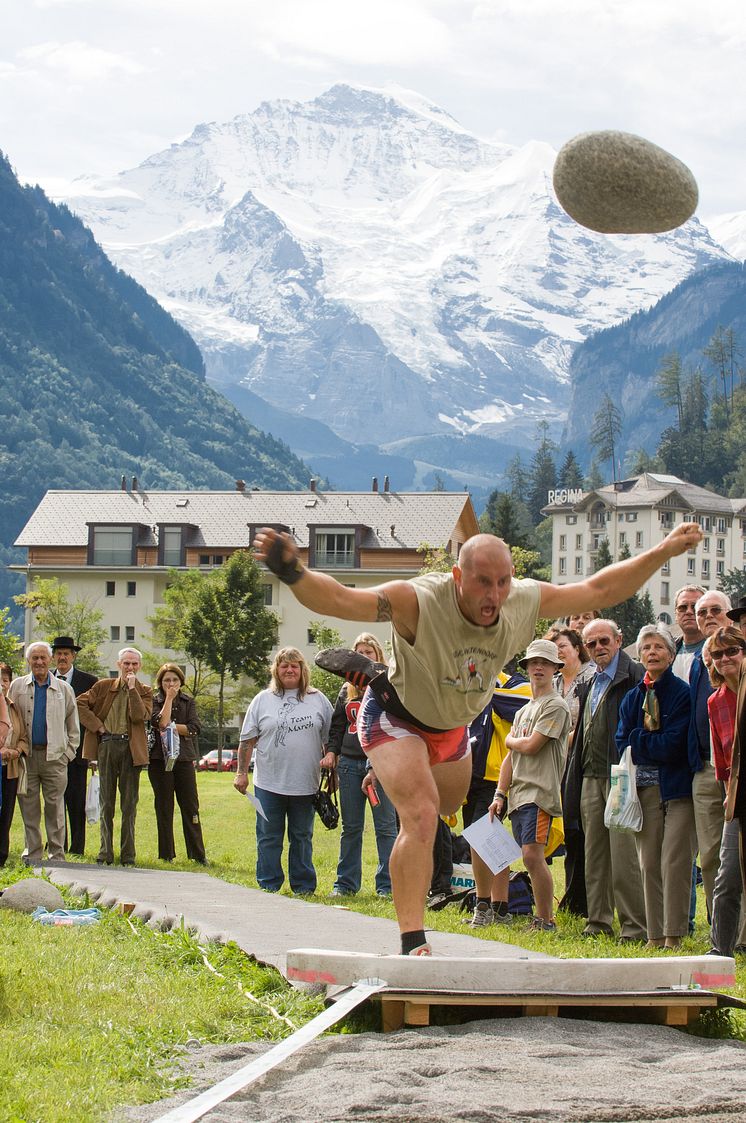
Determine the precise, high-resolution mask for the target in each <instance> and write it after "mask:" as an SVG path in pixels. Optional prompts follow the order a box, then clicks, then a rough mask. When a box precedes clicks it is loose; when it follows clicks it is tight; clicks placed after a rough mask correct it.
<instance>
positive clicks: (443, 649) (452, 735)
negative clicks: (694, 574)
mask: <svg viewBox="0 0 746 1123" xmlns="http://www.w3.org/2000/svg"><path fill="white" fill-rule="evenodd" d="M701 538H702V532H701V530H700V528H699V526H698V524H696V523H682V524H681V525H680V526H678V527H676V528H675V530H673V531H671V533H670V534H669V535H668V536H667V537H666V538H665V539H663V541H662V542H660V543H659V544H658V545H657V546H654V547H652V548H651V549H650V550H647V551H645V553H642V554H638V555H637V556H636V557H633V558H627V559H626V560H625V561H621V562H617V563H616V564H615V565H610V566H607V567H606V568H605V569H602V570H599V572H598V573H595V574H593V576H591V577H588V578H587V579H586V580H584V581H580V582H577V583H576V584H573V585H563V586H560V585H551V584H548V583H545V582H541V581H533V580H529V579H526V580H516V579H515V577H514V569H513V561H512V557H511V554H510V548H509V547H508V546H507V545H506V543H505V542H503V541H502V539H500V538H495V537H494V536H493V535H489V534H477V535H475V536H474V537H473V538H470V539H469V540H468V541H467V542H466V543H464V545H463V546H462V548H461V553H460V555H459V560H458V564H457V565H454V567H453V570H452V572H451V573H450V574H443V573H428V574H424V575H422V576H419V577H415V578H412V579H411V580H409V581H389V582H387V583H386V584H384V585H379V586H376V587H374V588H372V589H350V588H347V587H346V586H344V585H341V584H340V583H339V582H338V581H336V580H335V579H334V578H333V577H330V576H329V575H328V574H325V573H320V572H318V571H317V570H309V569H306V568H305V567H304V566H303V565H302V564H301V562H300V559H299V556H298V547H297V545H296V543H295V542H294V540H293V539H292V538H291V537H290V535H288V534H279V533H278V532H277V531H275V530H272V529H271V528H269V527H265V528H263V529H262V530H261V531H259V533H258V534H257V536H256V538H255V540H254V550H255V553H256V556H257V557H258V558H259V560H261V561H264V562H265V563H266V565H267V567H268V568H269V569H270V570H271V571H272V572H273V573H274V574H276V576H277V577H279V578H280V580H281V581H283V582H284V583H285V584H287V585H290V586H291V588H292V591H293V594H294V596H295V597H296V598H297V600H298V601H299V602H300V603H301V604H303V605H305V607H306V608H309V609H311V611H312V612H316V613H319V614H320V615H322V616H335V617H337V618H338V619H342V620H356V621H361V622H364V621H373V620H376V621H380V620H390V621H391V624H392V647H393V657H392V660H391V664H390V667H389V670H388V674H386V673H385V672H382V673H381V674H379V675H377V676H376V669H375V665H374V664H371V663H369V661H367V660H362V661H361V659H360V656H356V655H355V653H352V655H353V656H354V659H355V660H357V661H356V662H354V664H353V663H350V662H349V656H350V653H341V652H338V651H337V652H334V653H326V654H328V655H329V656H330V657H331V658H330V659H329V660H327V661H326V662H324V661H323V657H324V656H323V653H322V654H320V655H319V658H318V659H317V662H319V664H320V665H321V666H325V667H326V669H328V670H335V671H337V672H338V673H340V674H342V675H345V674H349V675H350V676H357V678H358V680H361V679H365V678H366V677H367V679H368V680H371V679H372V681H371V684H370V686H369V688H368V689H367V690H366V693H365V696H364V698H363V702H362V705H361V708H360V711H359V714H358V729H359V736H360V742H361V744H362V746H363V749H364V750H365V752H366V754H367V755H368V757H369V759H370V761H371V764H372V766H373V768H374V770H375V773H376V775H377V776H379V777H380V779H381V782H382V784H383V786H384V788H385V790H386V794H387V795H388V796H389V797H390V799H391V801H392V802H393V804H394V806H395V807H396V810H397V812H398V814H399V819H400V823H401V827H400V830H399V836H398V838H397V840H396V843H395V845H394V849H393V851H392V854H391V860H390V863H389V868H390V872H391V882H392V889H393V896H394V907H395V908H396V915H397V918H398V921H399V927H400V929H401V950H402V954H403V955H430V954H431V952H430V947H429V945H428V944H427V942H426V940H425V933H424V915H425V900H426V897H427V890H428V886H429V885H430V879H431V874H432V849H433V840H434V838H435V830H436V825H437V820H438V815H441V814H442V815H449V814H453V813H455V812H456V811H457V810H458V808H459V807H460V806H461V804H462V802H463V799H464V796H465V795H466V791H467V789H468V787H469V781H470V779H471V761H470V759H469V755H470V754H469V744H468V740H467V734H466V726H467V725H468V723H469V722H470V721H471V720H472V719H473V718H475V717H476V716H477V714H479V713H481V711H482V710H483V709H484V707H485V706H486V704H487V702H488V701H489V700H490V698H491V696H492V690H493V685H494V682H495V679H496V678H497V675H498V673H499V672H500V671H501V670H502V669H503V665H504V663H505V662H506V661H507V660H508V659H509V658H510V657H511V656H512V655H513V654H515V652H517V651H520V650H522V649H523V648H525V647H526V646H527V645H528V644H529V643H530V642H531V640H532V639H533V638H534V631H535V627H536V621H537V619H538V618H539V617H540V616H543V617H550V618H555V617H557V616H567V615H569V614H570V613H572V612H584V611H587V610H589V609H593V608H601V607H603V606H604V605H609V604H618V603H619V602H620V601H623V600H626V599H627V598H628V597H630V596H632V594H633V593H635V592H636V591H637V590H638V589H639V588H640V586H641V585H643V584H644V582H645V581H646V580H647V579H648V578H649V577H652V575H653V574H654V573H656V572H657V571H658V570H659V569H660V567H661V566H662V565H664V564H665V562H666V561H668V559H669V558H672V557H675V556H677V555H678V554H683V553H685V552H686V551H687V550H690V549H692V548H693V547H694V546H696V545H697V543H698V542H699V541H700V540H701ZM365 664H367V666H366V665H365ZM373 676H375V677H373Z"/></svg>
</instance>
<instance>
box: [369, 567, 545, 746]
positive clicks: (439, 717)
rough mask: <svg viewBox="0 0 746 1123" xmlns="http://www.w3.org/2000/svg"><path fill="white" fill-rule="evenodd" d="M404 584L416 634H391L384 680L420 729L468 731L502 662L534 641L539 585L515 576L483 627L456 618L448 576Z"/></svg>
mask: <svg viewBox="0 0 746 1123" xmlns="http://www.w3.org/2000/svg"><path fill="white" fill-rule="evenodd" d="M411 584H412V586H413V587H414V589H415V592H416V593H417V602H418V605H419V620H418V623H417V635H416V637H415V642H414V643H413V644H410V643H407V641H406V640H405V639H403V638H402V637H401V636H400V635H399V634H398V633H397V631H396V629H394V630H393V635H392V645H393V656H392V660H391V664H390V669H389V680H390V681H391V683H392V684H393V685H394V687H395V689H396V692H397V694H398V695H399V697H400V699H401V700H402V702H403V703H404V705H405V706H406V708H407V709H408V710H409V712H410V713H411V714H413V715H414V717H416V718H417V719H418V720H419V721H421V722H423V723H424V724H425V725H429V726H431V727H432V728H433V729H456V728H458V727H459V726H461V725H468V724H469V722H470V721H472V720H473V719H474V718H475V717H477V715H478V714H480V713H481V712H482V710H483V709H484V707H485V706H486V705H487V703H488V702H489V701H490V699H491V698H492V692H493V689H494V686H495V679H496V678H497V676H498V674H499V673H500V671H502V669H503V667H504V666H505V664H506V663H507V661H508V660H509V659H510V658H511V656H513V655H515V654H516V652H518V651H522V650H523V648H524V647H526V646H527V644H529V643H530V642H531V640H532V639H533V638H534V631H535V629H536V620H537V618H538V615H539V597H540V592H539V585H538V583H537V582H536V581H531V580H529V579H526V580H522V581H517V580H515V578H514V579H513V584H512V587H511V590H510V593H509V594H508V597H507V599H506V601H505V603H504V604H503V606H502V608H501V610H500V616H499V618H498V620H497V622H496V623H495V624H492V625H490V627H488V628H484V627H481V626H480V625H478V624H472V623H471V622H470V621H469V620H467V619H466V618H465V617H464V616H462V614H461V611H460V609H459V607H458V602H457V600H456V587H455V585H454V582H453V577H452V576H451V574H449V573H448V574H447V573H425V574H423V575H422V576H420V577H415V578H413V580H412V581H411Z"/></svg>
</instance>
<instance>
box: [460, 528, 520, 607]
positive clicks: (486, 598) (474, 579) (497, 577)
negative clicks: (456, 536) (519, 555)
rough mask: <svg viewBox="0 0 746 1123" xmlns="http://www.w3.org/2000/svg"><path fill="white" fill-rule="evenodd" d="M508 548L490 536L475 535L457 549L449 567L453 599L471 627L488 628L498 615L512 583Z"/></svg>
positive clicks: (511, 566) (499, 539)
mask: <svg viewBox="0 0 746 1123" xmlns="http://www.w3.org/2000/svg"><path fill="white" fill-rule="evenodd" d="M513 572H514V570H513V558H512V555H511V553H510V548H509V547H508V545H507V543H506V542H503V540H502V538H496V537H495V535H494V534H475V535H474V537H473V538H470V539H469V540H468V542H465V543H464V544H463V546H462V547H461V552H460V554H459V559H458V564H457V565H454V567H453V581H454V584H455V586H456V598H457V600H458V604H459V608H460V609H461V612H462V613H463V615H464V616H465V617H466V619H467V620H470V621H471V623H472V624H478V625H480V626H481V627H485V628H488V627H491V626H492V625H493V624H494V623H495V622H496V621H497V618H498V616H499V615H500V609H501V608H502V606H503V603H504V602H505V600H506V599H507V597H508V594H509V593H510V589H511V583H512V579H513Z"/></svg>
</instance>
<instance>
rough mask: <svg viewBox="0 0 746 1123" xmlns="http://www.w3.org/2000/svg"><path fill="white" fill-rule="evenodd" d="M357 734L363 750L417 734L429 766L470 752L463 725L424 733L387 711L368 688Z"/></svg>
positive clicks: (360, 710) (417, 727) (416, 726)
mask: <svg viewBox="0 0 746 1123" xmlns="http://www.w3.org/2000/svg"><path fill="white" fill-rule="evenodd" d="M357 735H358V737H359V738H360V744H361V745H362V747H363V751H364V752H365V753H370V751H371V750H372V749H377V748H378V746H379V745H385V744H389V743H390V742H391V741H399V740H401V739H402V738H403V737H419V739H420V740H421V741H423V742H424V744H425V747H426V748H427V755H428V758H429V760H430V764H431V765H433V764H445V763H447V762H450V761H452V760H461V758H462V757H465V756H467V755H468V753H469V752H470V751H471V750H470V747H469V738H468V736H467V730H466V726H465V725H462V726H460V727H459V728H458V729H446V730H444V731H443V732H442V733H433V732H428V731H427V730H424V729H420V727H419V726H418V725H413V724H412V723H411V722H408V721H405V720H404V719H403V718H401V717H397V716H395V715H394V714H390V713H387V711H386V710H384V709H382V708H381V706H380V704H379V702H378V700H377V698H376V697H375V696H374V695H373V694H372V693H371V691H370V690H366V692H365V695H364V696H363V701H362V705H361V706H360V709H359V711H358V715H357Z"/></svg>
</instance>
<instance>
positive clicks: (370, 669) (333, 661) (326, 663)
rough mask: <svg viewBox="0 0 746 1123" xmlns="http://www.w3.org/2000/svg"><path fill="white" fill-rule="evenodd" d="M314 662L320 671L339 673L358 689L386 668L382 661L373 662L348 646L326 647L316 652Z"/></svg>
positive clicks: (362, 687) (363, 688) (361, 688)
mask: <svg viewBox="0 0 746 1123" xmlns="http://www.w3.org/2000/svg"><path fill="white" fill-rule="evenodd" d="M314 662H315V663H316V666H317V667H321V669H322V671H330V672H331V674H333V675H339V677H340V678H343V679H346V680H347V682H351V683H352V685H353V686H354V687H356V688H357V689H358V690H365V688H366V686H367V685H368V683H369V682H370V680H371V679H373V678H375V677H376V675H379V674H380V673H381V671H385V670H386V665H385V664H384V663H374V662H373V660H372V659H369V658H368V656H367V655H362V654H361V653H360V652H359V651H351V650H350V649H349V648H348V647H328V648H327V649H326V651H320V652H319V653H318V655H317V656H316V658H315V660H314Z"/></svg>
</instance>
